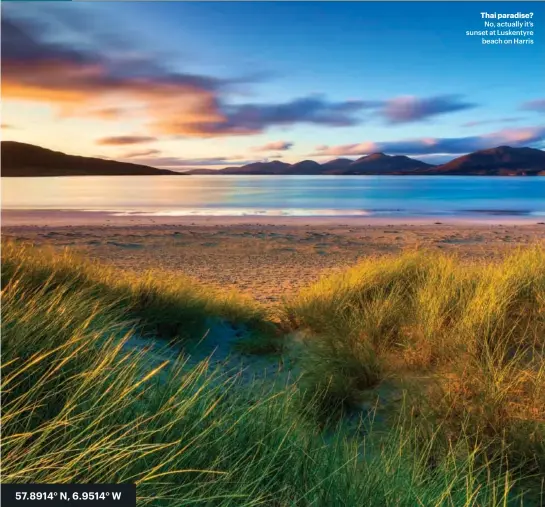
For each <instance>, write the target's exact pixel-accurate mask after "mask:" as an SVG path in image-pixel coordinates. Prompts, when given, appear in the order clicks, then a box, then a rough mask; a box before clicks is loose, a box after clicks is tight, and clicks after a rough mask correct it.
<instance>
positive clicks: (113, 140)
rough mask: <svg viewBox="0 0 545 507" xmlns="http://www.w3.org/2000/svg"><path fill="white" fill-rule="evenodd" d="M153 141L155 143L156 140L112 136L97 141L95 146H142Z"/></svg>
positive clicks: (141, 137) (145, 137) (140, 137)
mask: <svg viewBox="0 0 545 507" xmlns="http://www.w3.org/2000/svg"><path fill="white" fill-rule="evenodd" d="M153 141H157V138H156V137H151V136H113V137H102V138H101V139H97V141H96V144H99V145H101V146H125V145H127V144H143V143H151V142H153Z"/></svg>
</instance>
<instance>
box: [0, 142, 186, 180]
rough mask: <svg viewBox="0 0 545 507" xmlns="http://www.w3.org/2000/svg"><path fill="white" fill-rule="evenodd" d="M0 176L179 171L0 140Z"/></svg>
mask: <svg viewBox="0 0 545 507" xmlns="http://www.w3.org/2000/svg"><path fill="white" fill-rule="evenodd" d="M1 155H2V159H1V163H2V176H136V175H138V176H141V175H150V176H151V175H164V174H170V175H175V174H176V175H179V174H181V173H177V172H174V171H168V170H166V169H156V168H154V167H149V166H146V165H137V164H129V163H126V162H116V161H115V160H105V159H102V158H92V157H79V156H76V155H67V154H66V153H61V152H60V151H53V150H48V149H46V148H41V147H40V146H34V145H33V144H26V143H17V142H15V141H2V145H1Z"/></svg>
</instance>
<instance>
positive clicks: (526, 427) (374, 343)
mask: <svg viewBox="0 0 545 507" xmlns="http://www.w3.org/2000/svg"><path fill="white" fill-rule="evenodd" d="M284 320H285V321H286V323H288V324H289V325H290V326H291V327H292V328H295V329H303V330H306V333H307V334H310V337H309V338H308V339H306V340H305V344H306V345H307V347H306V350H305V354H304V361H303V363H302V364H303V367H304V370H305V377H306V379H307V386H308V388H309V390H311V391H318V392H323V393H325V394H326V396H325V397H324V398H323V399H324V402H327V403H326V405H325V407H324V408H325V409H326V410H330V407H331V406H332V405H334V404H335V403H336V404H343V403H345V404H349V405H350V404H352V405H354V404H357V403H358V399H359V398H360V397H361V394H362V391H364V390H365V389H366V388H369V387H372V386H373V385H375V384H377V383H378V382H379V381H380V380H381V379H383V378H387V379H395V380H396V381H397V382H398V384H400V385H402V386H403V385H404V384H405V385H407V383H408V381H410V389H408V394H409V395H410V396H411V397H412V398H413V402H412V411H413V413H417V414H418V415H419V417H420V418H421V420H422V421H423V422H422V423H421V424H420V429H423V428H425V427H426V426H427V425H428V424H432V426H433V427H440V428H441V432H440V433H441V434H442V436H443V440H444V442H445V445H447V443H448V442H452V441H454V442H457V441H462V440H465V439H469V441H470V442H472V443H473V445H477V446H479V445H485V446H486V447H487V449H494V450H501V451H502V452H505V453H506V454H507V456H508V457H509V459H510V463H511V464H512V465H513V466H519V467H521V468H522V469H524V470H527V471H532V472H534V473H539V474H543V473H545V248H544V247H543V246H540V245H537V246H533V247H528V248H525V249H518V250H516V251H514V252H512V253H511V254H509V255H507V256H506V257H504V258H503V259H500V260H498V261H493V262H491V261H486V262H485V261H474V262H469V261H462V260H460V259H459V258H457V257H456V256H453V255H446V254H441V253H431V252H408V253H405V254H403V255H399V256H396V257H381V258H369V259H366V260H365V261H363V262H361V263H359V264H358V265H356V266H354V267H353V268H350V269H348V270H346V271H345V272H343V273H340V274H336V275H334V276H331V277H328V278H324V279H322V280H321V281H319V282H318V283H316V284H314V285H312V286H310V287H309V288H307V289H305V290H303V291H302V292H301V293H300V294H298V295H297V296H295V297H293V298H291V299H290V300H288V301H286V303H285V308H284ZM309 331H310V333H309Z"/></svg>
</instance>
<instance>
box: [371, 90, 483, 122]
mask: <svg viewBox="0 0 545 507" xmlns="http://www.w3.org/2000/svg"><path fill="white" fill-rule="evenodd" d="M473 107H476V105H475V104H471V103H469V102H465V101H463V100H462V99H461V97H460V96H459V95H440V96H436V97H429V98H418V97H412V96H405V97H396V98H393V99H390V100H387V101H385V102H384V103H383V104H382V105H381V109H380V114H381V115H382V116H383V117H384V118H385V119H386V120H387V121H388V122H389V123H411V122H418V121H423V120H427V119H428V118H431V117H433V116H438V115H442V114H445V113H452V112H456V111H462V110H464V109H471V108H473Z"/></svg>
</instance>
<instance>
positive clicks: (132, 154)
mask: <svg viewBox="0 0 545 507" xmlns="http://www.w3.org/2000/svg"><path fill="white" fill-rule="evenodd" d="M160 154H161V150H141V151H129V152H128V153H125V154H124V155H122V157H121V158H141V157H152V156H155V155H160Z"/></svg>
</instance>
